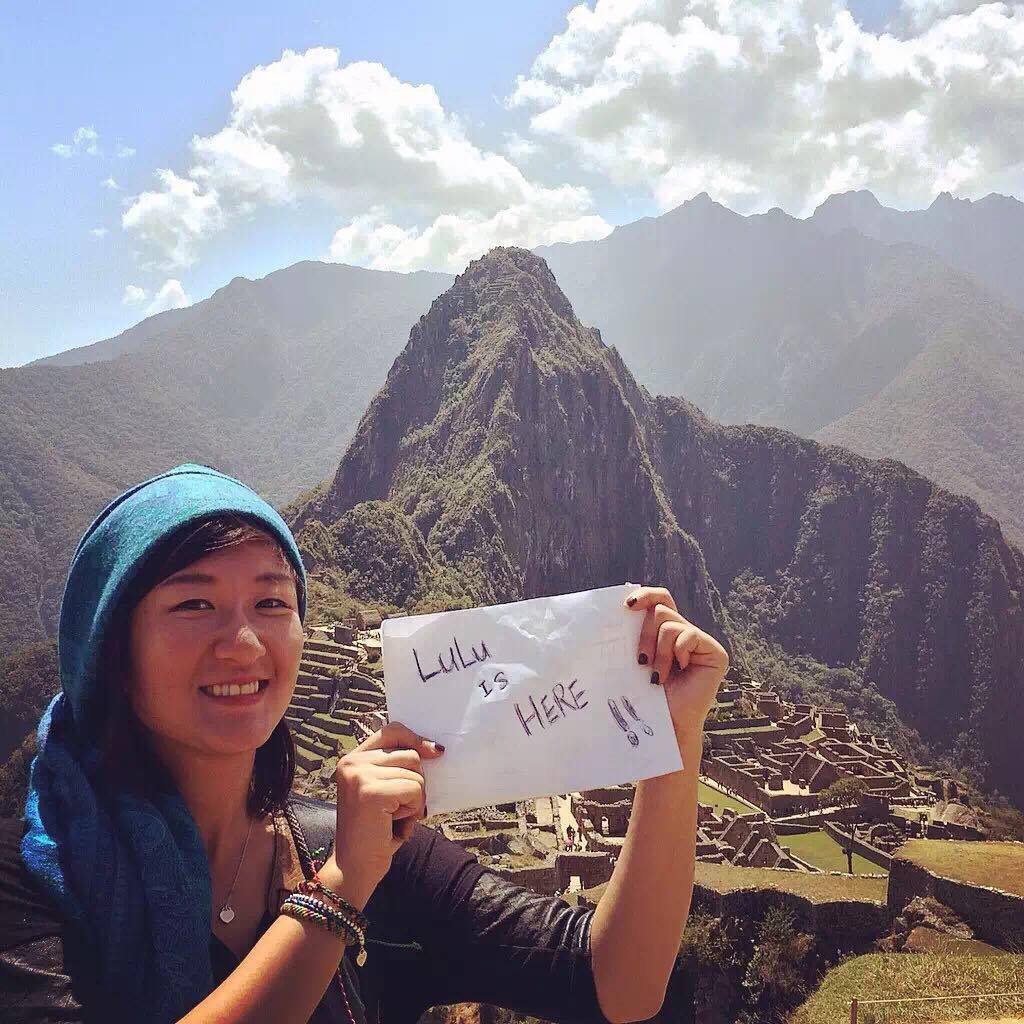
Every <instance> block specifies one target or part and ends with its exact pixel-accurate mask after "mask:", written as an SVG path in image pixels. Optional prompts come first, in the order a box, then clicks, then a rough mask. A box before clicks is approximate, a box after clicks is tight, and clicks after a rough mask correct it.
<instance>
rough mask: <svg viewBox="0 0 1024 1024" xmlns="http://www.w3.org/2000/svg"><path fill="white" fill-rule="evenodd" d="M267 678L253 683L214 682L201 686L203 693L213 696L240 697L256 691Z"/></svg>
mask: <svg viewBox="0 0 1024 1024" xmlns="http://www.w3.org/2000/svg"><path fill="white" fill-rule="evenodd" d="M265 682H266V680H265V679H261V680H259V681H254V682H251V683H214V684H213V685H212V686H201V687H200V689H201V690H202V691H203V693H208V694H210V696H211V697H240V696H242V695H243V694H246V693H256V692H257V691H258V690H259V688H260V686H261V685H262V684H263V683H265Z"/></svg>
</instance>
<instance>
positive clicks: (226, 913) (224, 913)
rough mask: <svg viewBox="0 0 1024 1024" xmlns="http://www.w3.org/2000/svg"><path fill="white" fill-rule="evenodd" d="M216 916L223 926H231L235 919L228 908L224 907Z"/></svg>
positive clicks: (233, 913) (232, 912)
mask: <svg viewBox="0 0 1024 1024" xmlns="http://www.w3.org/2000/svg"><path fill="white" fill-rule="evenodd" d="M218 916H219V917H220V919H221V920H222V921H223V922H224V923H225V924H231V922H232V921H234V919H235V912H234V911H233V910H232V909H231V908H230V907H224V908H223V909H222V910H221V912H220V914H219V915H218Z"/></svg>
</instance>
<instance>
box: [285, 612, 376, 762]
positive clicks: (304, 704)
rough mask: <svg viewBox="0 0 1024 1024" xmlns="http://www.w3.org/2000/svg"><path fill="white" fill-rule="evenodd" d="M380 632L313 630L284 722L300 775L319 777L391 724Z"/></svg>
mask: <svg viewBox="0 0 1024 1024" xmlns="http://www.w3.org/2000/svg"><path fill="white" fill-rule="evenodd" d="M383 678H384V676H383V669H382V667H381V663H380V630H379V629H376V630H357V629H355V628H354V627H352V626H348V625H345V624H340V625H339V626H338V627H335V628H324V627H313V628H312V629H310V630H309V631H308V635H307V637H306V642H305V645H304V647H303V650H302V661H301V663H300V665H299V676H298V681H297V682H296V684H295V693H294V695H293V697H292V701H291V704H290V705H289V707H288V711H287V712H286V713H285V721H286V722H287V723H288V724H289V726H290V727H291V731H292V736H293V738H294V740H295V763H296V766H297V768H298V770H299V772H298V773H299V775H300V776H301V775H302V774H304V773H314V772H318V771H319V770H320V769H321V768H322V767H323V765H324V761H325V760H327V759H328V758H335V757H337V756H338V755H339V753H344V751H345V750H350V749H352V747H354V746H355V745H356V744H358V743H360V742H362V740H363V739H364V738H365V737H367V736H369V735H371V734H372V733H374V732H376V731H377V730H378V729H379V728H380V727H381V725H382V724H383V723H384V722H385V721H387V709H386V707H385V702H384V682H383Z"/></svg>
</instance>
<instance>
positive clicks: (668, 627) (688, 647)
mask: <svg viewBox="0 0 1024 1024" xmlns="http://www.w3.org/2000/svg"><path fill="white" fill-rule="evenodd" d="M699 637H700V630H699V629H698V628H697V627H696V626H694V625H693V624H692V623H690V622H686V621H685V620H684V621H682V622H680V621H679V620H678V619H675V620H672V621H666V622H665V623H664V624H663V625H662V626H661V628H660V629H659V630H658V645H657V649H656V653H655V655H654V671H653V672H652V673H651V682H652V683H654V682H657V683H663V682H664V681H665V680H666V679H668V677H669V674H670V673H671V671H672V667H673V666H672V663H673V661H674V660H675V661H678V662H679V669H680V671H682V670H684V669H685V668H686V666H687V665H688V664H689V663H690V652H691V651H692V650H694V649H695V648H696V646H697V644H698V643H699V642H700V641H699Z"/></svg>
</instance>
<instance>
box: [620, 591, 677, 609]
mask: <svg viewBox="0 0 1024 1024" xmlns="http://www.w3.org/2000/svg"><path fill="white" fill-rule="evenodd" d="M659 604H664V605H668V607H669V608H671V609H672V611H674V612H676V611H678V610H679V609H678V608H677V607H676V602H675V599H674V598H673V597H672V595H671V594H670V593H669V592H668V590H666V589H665V588H664V587H637V588H636V590H634V591H633V592H632V593H630V594H627V595H626V607H627V608H632V609H634V610H637V609H640V608H643V609H647V608H653V607H654V606H655V605H659Z"/></svg>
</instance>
